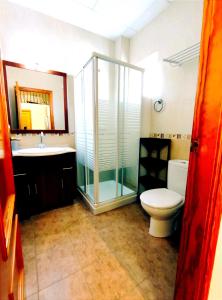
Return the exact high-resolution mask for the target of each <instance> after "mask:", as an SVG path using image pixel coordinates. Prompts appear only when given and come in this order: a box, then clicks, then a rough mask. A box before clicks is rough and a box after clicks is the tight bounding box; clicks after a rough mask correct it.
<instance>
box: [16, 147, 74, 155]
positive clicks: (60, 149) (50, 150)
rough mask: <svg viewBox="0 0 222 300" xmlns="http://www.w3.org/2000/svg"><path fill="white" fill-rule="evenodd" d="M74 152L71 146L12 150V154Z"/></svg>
mask: <svg viewBox="0 0 222 300" xmlns="http://www.w3.org/2000/svg"><path fill="white" fill-rule="evenodd" d="M68 152H75V149H73V148H71V147H44V148H25V149H19V150H15V151H12V154H13V156H47V155H57V154H63V153H68Z"/></svg>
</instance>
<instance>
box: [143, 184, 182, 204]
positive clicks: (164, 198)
mask: <svg viewBox="0 0 222 300" xmlns="http://www.w3.org/2000/svg"><path fill="white" fill-rule="evenodd" d="M140 199H141V201H142V202H143V203H144V204H145V205H148V206H150V207H153V208H158V209H167V208H172V207H175V206H177V205H179V204H181V203H182V202H183V201H184V198H183V196H181V195H180V194H178V193H176V192H174V191H171V190H168V189H165V188H161V189H152V190H148V191H145V192H143V193H142V194H141V195H140Z"/></svg>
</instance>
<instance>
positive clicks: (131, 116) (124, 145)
mask: <svg viewBox="0 0 222 300" xmlns="http://www.w3.org/2000/svg"><path fill="white" fill-rule="evenodd" d="M141 97H142V73H141V71H138V70H135V69H132V68H128V67H124V69H123V67H122V69H121V72H120V99H119V115H120V118H119V167H120V170H119V180H121V195H126V194H128V193H130V191H131V192H136V191H137V185H138V182H137V181H138V157H139V138H140V114H141ZM124 187H125V189H124Z"/></svg>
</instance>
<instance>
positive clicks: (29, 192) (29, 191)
mask: <svg viewBox="0 0 222 300" xmlns="http://www.w3.org/2000/svg"><path fill="white" fill-rule="evenodd" d="M27 188H28V194H29V196H30V195H31V190H30V185H29V184H27Z"/></svg>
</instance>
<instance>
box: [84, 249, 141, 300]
mask: <svg viewBox="0 0 222 300" xmlns="http://www.w3.org/2000/svg"><path fill="white" fill-rule="evenodd" d="M83 272H84V274H85V277H86V281H87V285H88V287H89V288H90V291H91V293H92V295H93V298H94V299H103V300H109V299H120V298H121V297H122V296H124V295H125V294H127V293H128V292H129V291H131V290H133V288H135V284H134V282H133V281H132V280H131V278H130V277H129V276H128V274H127V272H126V271H125V270H124V269H123V268H122V267H121V265H120V264H119V263H118V261H117V260H116V259H115V257H114V256H113V255H112V254H109V255H105V256H103V257H100V259H98V260H96V261H95V262H94V263H93V264H91V265H90V266H88V267H86V268H85V269H83Z"/></svg>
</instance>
